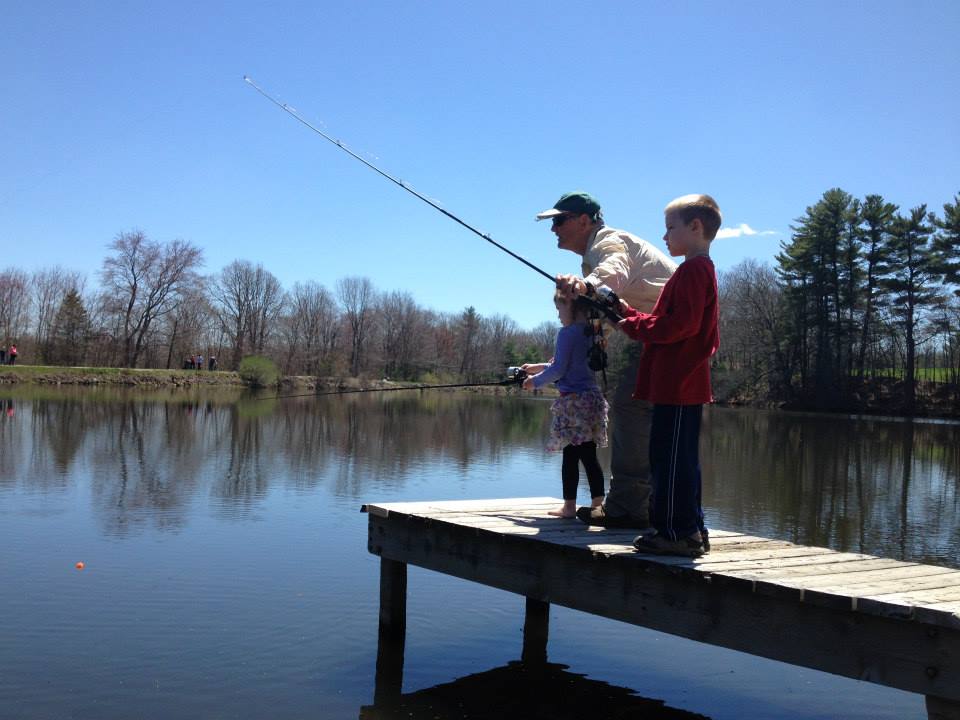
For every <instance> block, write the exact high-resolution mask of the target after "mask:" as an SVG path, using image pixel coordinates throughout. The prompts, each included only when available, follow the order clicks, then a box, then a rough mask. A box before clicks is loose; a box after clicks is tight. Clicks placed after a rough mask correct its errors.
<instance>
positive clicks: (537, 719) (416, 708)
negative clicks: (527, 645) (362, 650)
mask: <svg viewBox="0 0 960 720" xmlns="http://www.w3.org/2000/svg"><path fill="white" fill-rule="evenodd" d="M567 667H568V666H566V665H559V664H556V663H524V662H522V661H514V662H511V663H508V664H507V665H505V666H503V667H498V668H494V669H492V670H487V671H485V672H480V673H475V674H473V675H467V676H465V677H462V678H459V679H457V680H454V681H452V682H449V683H443V684H441V685H436V686H434V687H431V688H426V689H424V690H417V691H416V692H411V693H406V694H403V695H398V696H396V695H395V696H392V697H389V696H388V697H383V696H382V695H381V694H379V693H378V700H377V702H376V703H375V704H374V705H365V706H363V707H361V708H360V720H399V719H400V718H404V719H405V720H465V719H466V718H470V719H471V720H487V719H489V720H494V719H496V720H512V719H514V718H516V719H518V720H519V719H520V718H523V719H524V720H582V718H609V719H610V720H627V718H644V720H708V719H707V718H706V716H704V715H698V714H697V713H692V712H688V711H686V710H678V709H676V708H671V707H667V706H666V705H665V704H664V702H663V701H662V700H653V699H650V698H644V697H639V696H637V695H636V694H634V692H633V691H632V690H630V689H629V688H624V687H617V686H616V685H610V684H609V683H606V682H603V681H600V680H591V679H589V678H587V677H585V676H584V675H579V674H577V673H572V672H569V671H568V669H567Z"/></svg>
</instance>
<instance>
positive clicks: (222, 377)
mask: <svg viewBox="0 0 960 720" xmlns="http://www.w3.org/2000/svg"><path fill="white" fill-rule="evenodd" d="M5 384H13V385H16V384H26V385H45V386H51V385H52V386H78V387H116V388H123V387H127V388H140V389H144V390H161V389H162V390H177V389H185V390H187V389H210V390H215V389H217V388H224V389H237V390H239V389H243V388H245V387H247V384H246V383H245V382H244V380H243V379H242V378H241V377H240V375H239V373H237V372H235V371H232V370H213V371H210V370H179V369H177V370H174V369H170V370H163V369H142V368H106V367H58V366H52V365H3V366H0V385H5ZM433 384H440V383H414V382H395V381H391V380H387V379H367V378H354V377H315V376H311V375H287V376H284V377H283V378H281V380H280V386H279V388H278V389H279V390H280V391H281V392H297V391H301V392H308V391H311V390H317V391H319V392H323V391H333V390H347V391H351V390H354V391H356V390H388V389H393V390H398V389H400V388H403V387H418V386H420V385H433ZM728 385H729V383H727V382H726V381H725V379H724V376H723V374H722V373H717V375H716V377H715V382H714V392H715V394H716V404H717V405H720V406H727V407H752V408H763V409H779V410H793V411H802V412H827V413H831V414H841V415H867V416H871V415H874V416H875V415H881V416H888V417H898V416H904V413H903V410H902V408H903V398H902V397H901V396H900V394H899V393H898V392H897V389H898V387H897V386H898V383H896V382H893V381H890V382H887V383H879V384H878V383H877V382H875V383H874V384H873V385H872V386H870V388H868V389H869V390H870V392H868V393H866V394H865V395H864V396H863V397H861V398H859V401H858V402H857V404H856V405H855V406H836V407H829V408H818V407H814V406H811V405H807V404H803V403H793V404H789V403H771V402H769V401H764V400H762V399H761V398H757V397H748V396H743V395H741V394H739V393H737V392H736V391H735V390H731V388H730V387H728ZM468 389H469V390H470V391H472V392H481V393H486V392H490V393H498V392H502V391H503V390H504V389H505V388H500V387H496V386H493V387H474V388H468ZM542 394H545V395H551V394H552V390H547V391H545V392H542ZM913 416H914V417H932V418H949V419H956V418H958V417H960V406H958V401H957V399H956V398H954V397H953V396H952V395H950V394H945V393H943V392H936V391H929V392H926V393H925V395H924V396H923V399H922V401H921V402H920V404H919V405H918V407H917V409H916V411H915V412H914V413H913Z"/></svg>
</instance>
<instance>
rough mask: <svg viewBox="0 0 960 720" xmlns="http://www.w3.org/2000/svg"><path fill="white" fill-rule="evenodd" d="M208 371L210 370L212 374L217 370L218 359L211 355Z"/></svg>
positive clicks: (208, 361) (208, 360)
mask: <svg viewBox="0 0 960 720" xmlns="http://www.w3.org/2000/svg"><path fill="white" fill-rule="evenodd" d="M207 369H208V370H209V371H210V372H213V371H214V370H216V369H217V359H216V358H215V357H214V356H213V355H211V356H210V357H209V358H208V359H207Z"/></svg>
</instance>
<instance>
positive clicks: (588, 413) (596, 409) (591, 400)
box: [547, 388, 609, 452]
mask: <svg viewBox="0 0 960 720" xmlns="http://www.w3.org/2000/svg"><path fill="white" fill-rule="evenodd" d="M608 410H609V406H608V405H607V401H606V399H605V398H604V397H603V393H601V392H600V390H599V389H597V388H594V389H593V390H587V391H585V392H580V393H570V394H569V395H561V396H560V397H558V398H557V399H556V400H554V401H553V405H551V406H550V413H551V415H552V416H553V421H552V423H551V424H550V439H549V440H547V450H550V451H553V452H558V451H561V450H563V449H564V448H565V447H566V446H567V445H581V444H583V443H585V442H590V441H593V442H595V443H596V444H597V446H598V447H606V445H607V411H608Z"/></svg>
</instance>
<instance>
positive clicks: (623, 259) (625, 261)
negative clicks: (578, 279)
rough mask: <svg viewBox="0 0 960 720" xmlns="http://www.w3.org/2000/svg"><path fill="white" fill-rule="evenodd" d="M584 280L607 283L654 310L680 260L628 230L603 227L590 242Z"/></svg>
mask: <svg viewBox="0 0 960 720" xmlns="http://www.w3.org/2000/svg"><path fill="white" fill-rule="evenodd" d="M581 267H582V268H583V279H584V280H586V281H587V282H588V283H590V284H591V285H593V286H594V287H596V286H599V285H605V286H607V287H608V288H610V289H611V290H613V291H614V292H615V293H616V294H617V295H618V296H619V297H620V298H621V299H623V300H626V301H627V304H628V305H630V306H631V307H633V308H636V309H637V310H639V311H640V312H645V313H649V312H650V311H651V310H653V306H654V304H655V303H656V302H657V298H658V297H660V291H661V290H662V289H663V286H664V285H666V283H667V280H669V279H670V276H671V275H673V271H674V270H676V269H677V265H676V263H674V262H673V260H671V259H670V258H668V257H667V256H666V255H664V254H663V253H662V252H660V251H659V250H657V248H655V247H654V246H653V245H651V244H650V243H648V242H647V241H646V240H642V239H641V238H638V237H637V236H636V235H632V234H630V233H628V232H626V231H625V230H617V229H615V228H609V227H600V228H598V229H597V231H596V232H595V233H594V235H593V237H592V238H590V239H589V240H588V241H587V250H586V252H585V253H584V254H583V263H582V265H581Z"/></svg>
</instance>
